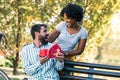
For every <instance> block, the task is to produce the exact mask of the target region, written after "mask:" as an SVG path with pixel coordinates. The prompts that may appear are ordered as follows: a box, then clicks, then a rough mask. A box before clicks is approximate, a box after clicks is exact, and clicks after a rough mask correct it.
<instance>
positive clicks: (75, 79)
mask: <svg viewBox="0 0 120 80" xmlns="http://www.w3.org/2000/svg"><path fill="white" fill-rule="evenodd" d="M60 77H61V80H65V79H67V80H68V79H72V80H106V79H100V78H89V77H82V76H64V75H62V76H60Z"/></svg>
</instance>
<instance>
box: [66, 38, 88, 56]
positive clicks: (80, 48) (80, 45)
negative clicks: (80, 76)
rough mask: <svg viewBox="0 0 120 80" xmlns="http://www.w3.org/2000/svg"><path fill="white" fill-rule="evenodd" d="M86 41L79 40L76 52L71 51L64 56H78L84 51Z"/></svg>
mask: <svg viewBox="0 0 120 80" xmlns="http://www.w3.org/2000/svg"><path fill="white" fill-rule="evenodd" d="M86 41H87V39H81V40H80V41H79V43H78V47H77V49H76V50H72V51H69V52H64V54H65V56H74V55H80V54H82V52H83V51H84V48H85V45H86Z"/></svg>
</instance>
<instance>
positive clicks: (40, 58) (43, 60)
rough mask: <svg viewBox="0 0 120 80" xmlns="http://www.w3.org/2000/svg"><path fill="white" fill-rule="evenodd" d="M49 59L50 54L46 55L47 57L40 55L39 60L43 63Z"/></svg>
mask: <svg viewBox="0 0 120 80" xmlns="http://www.w3.org/2000/svg"><path fill="white" fill-rule="evenodd" d="M48 59H49V58H48V56H46V57H39V60H40V63H41V64H43V63H45V62H46V61H47V60H48Z"/></svg>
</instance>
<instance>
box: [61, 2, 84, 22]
mask: <svg viewBox="0 0 120 80" xmlns="http://www.w3.org/2000/svg"><path fill="white" fill-rule="evenodd" d="M64 13H65V14H66V15H67V17H69V18H71V19H76V21H77V22H81V21H82V19H83V9H82V7H81V6H79V5H76V4H71V3H69V4H68V5H67V6H66V7H64V8H63V9H62V11H61V13H60V16H61V17H64Z"/></svg>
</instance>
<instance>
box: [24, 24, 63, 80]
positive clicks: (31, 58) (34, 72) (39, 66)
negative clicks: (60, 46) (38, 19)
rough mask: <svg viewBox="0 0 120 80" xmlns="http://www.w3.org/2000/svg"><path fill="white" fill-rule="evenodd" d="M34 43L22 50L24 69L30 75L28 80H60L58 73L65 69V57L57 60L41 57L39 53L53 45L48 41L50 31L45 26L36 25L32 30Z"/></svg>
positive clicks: (60, 54) (57, 56) (61, 55)
mask: <svg viewBox="0 0 120 80" xmlns="http://www.w3.org/2000/svg"><path fill="white" fill-rule="evenodd" d="M31 35H32V38H33V43H31V44H29V45H26V46H24V47H23V48H22V67H23V69H24V71H25V72H26V73H27V75H29V79H28V80H60V78H59V74H58V72H57V71H60V70H62V69H63V67H64V62H63V59H64V55H63V54H62V53H59V54H58V55H56V58H48V57H47V56H46V57H39V56H38V55H39V51H40V50H42V49H48V48H49V47H50V46H51V45H52V44H51V43H49V42H48V41H47V39H48V30H47V26H46V25H45V24H35V25H34V26H33V27H32V28H31Z"/></svg>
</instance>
